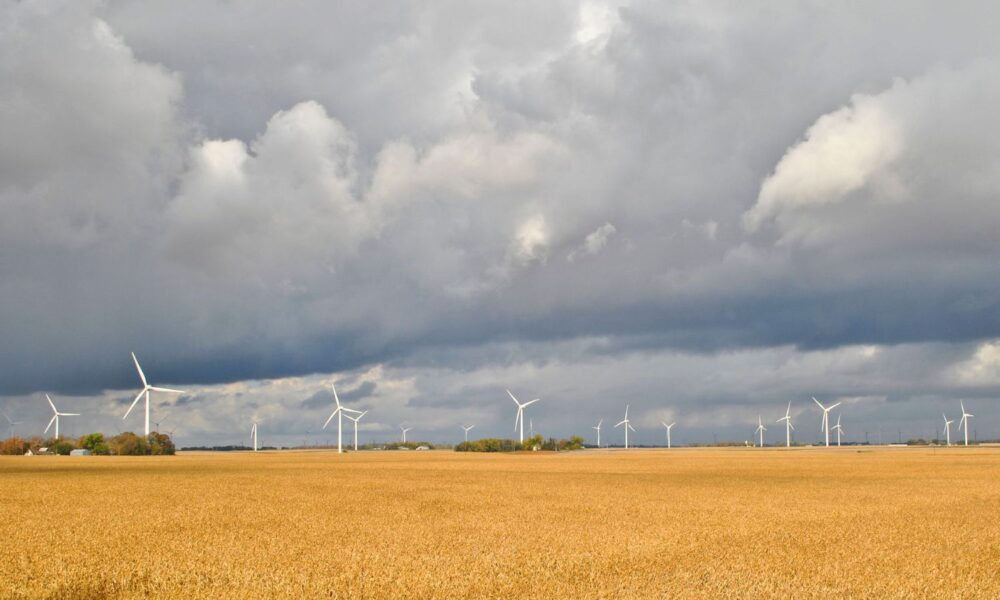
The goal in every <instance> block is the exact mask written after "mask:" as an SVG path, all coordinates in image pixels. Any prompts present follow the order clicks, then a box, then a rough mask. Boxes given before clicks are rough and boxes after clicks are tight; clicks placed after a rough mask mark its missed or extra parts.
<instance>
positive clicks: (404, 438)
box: [399, 425, 413, 444]
mask: <svg viewBox="0 0 1000 600" xmlns="http://www.w3.org/2000/svg"><path fill="white" fill-rule="evenodd" d="M411 429H413V428H412V427H403V426H402V425H400V426H399V430H400V431H402V432H403V443H404V444H405V443H406V432H407V431H409V430H411Z"/></svg>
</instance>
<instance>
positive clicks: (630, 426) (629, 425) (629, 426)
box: [628, 423, 635, 431]
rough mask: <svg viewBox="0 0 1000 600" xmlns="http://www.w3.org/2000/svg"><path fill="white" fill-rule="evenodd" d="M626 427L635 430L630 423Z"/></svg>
mask: <svg viewBox="0 0 1000 600" xmlns="http://www.w3.org/2000/svg"><path fill="white" fill-rule="evenodd" d="M628 428H629V429H631V430H632V431H635V427H632V424H631V423H629V424H628Z"/></svg>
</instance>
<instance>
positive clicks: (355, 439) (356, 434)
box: [344, 410, 368, 452]
mask: <svg viewBox="0 0 1000 600" xmlns="http://www.w3.org/2000/svg"><path fill="white" fill-rule="evenodd" d="M367 414H368V411H367V410H366V411H365V412H363V413H361V414H360V415H358V416H356V417H352V416H351V415H344V416H346V417H347V418H348V419H350V420H352V421H354V451H355V452H357V451H358V421H360V420H361V417H363V416H365V415H367Z"/></svg>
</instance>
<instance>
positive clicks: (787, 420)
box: [775, 402, 795, 448]
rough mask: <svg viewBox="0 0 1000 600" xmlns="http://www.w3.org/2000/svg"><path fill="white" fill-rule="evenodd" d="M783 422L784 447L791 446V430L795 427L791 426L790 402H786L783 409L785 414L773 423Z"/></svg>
mask: <svg viewBox="0 0 1000 600" xmlns="http://www.w3.org/2000/svg"><path fill="white" fill-rule="evenodd" d="M782 421H784V422H785V447H786V448H791V447H792V431H793V430H794V429H795V428H794V427H792V403H791V402H789V403H788V408H787V409H786V410H785V416H783V417H781V418H780V419H778V420H777V421H775V423H781V422H782Z"/></svg>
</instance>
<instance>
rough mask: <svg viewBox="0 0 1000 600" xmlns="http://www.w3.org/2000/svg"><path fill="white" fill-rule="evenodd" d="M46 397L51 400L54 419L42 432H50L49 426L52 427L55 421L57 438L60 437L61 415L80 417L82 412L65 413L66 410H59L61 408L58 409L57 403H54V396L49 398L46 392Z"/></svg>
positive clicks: (50, 404)
mask: <svg viewBox="0 0 1000 600" xmlns="http://www.w3.org/2000/svg"><path fill="white" fill-rule="evenodd" d="M45 399H46V400H48V401H49V406H51V407H52V412H53V415H52V420H51V421H49V424H48V426H47V427H46V428H45V431H43V432H42V433H48V432H49V427H52V424H53V423H55V424H56V439H59V417H79V416H80V413H64V412H59V409H57V408H56V405H55V404H53V403H52V398H49V395H48V394H45Z"/></svg>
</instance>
